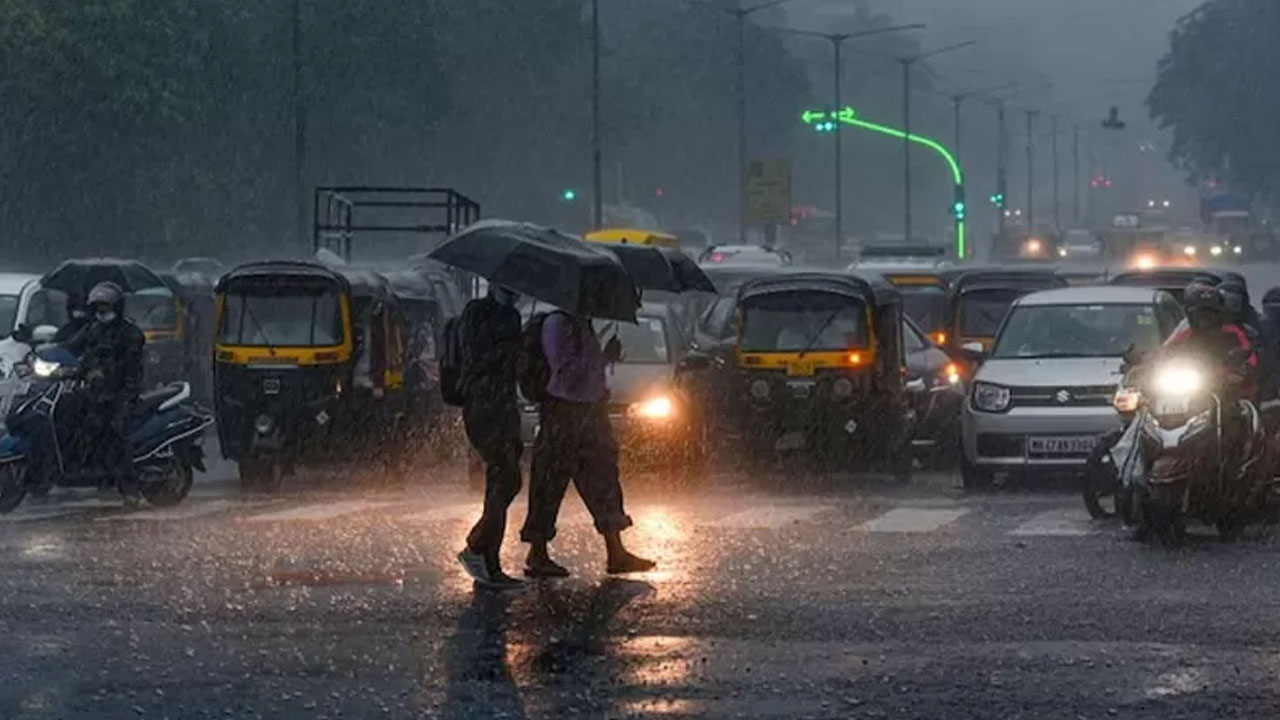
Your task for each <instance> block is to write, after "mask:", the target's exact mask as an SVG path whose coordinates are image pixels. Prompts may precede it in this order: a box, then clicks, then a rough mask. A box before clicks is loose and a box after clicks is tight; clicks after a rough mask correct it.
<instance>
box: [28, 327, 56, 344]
mask: <svg viewBox="0 0 1280 720" xmlns="http://www.w3.org/2000/svg"><path fill="white" fill-rule="evenodd" d="M57 336H58V328H56V327H54V326H52V325H37V326H36V328H35V329H34V330H32V331H31V343H32V344H34V345H47V344H49V343H51V342H53V339H54V338H55V337H57Z"/></svg>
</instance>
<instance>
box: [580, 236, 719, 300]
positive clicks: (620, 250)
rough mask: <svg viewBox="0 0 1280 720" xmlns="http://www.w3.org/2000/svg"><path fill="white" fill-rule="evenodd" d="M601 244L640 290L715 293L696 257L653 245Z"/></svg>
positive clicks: (714, 287) (713, 286)
mask: <svg viewBox="0 0 1280 720" xmlns="http://www.w3.org/2000/svg"><path fill="white" fill-rule="evenodd" d="M600 247H602V248H605V249H606V250H608V251H609V252H611V253H613V254H614V255H616V256H618V260H620V261H621V262H622V266H623V267H625V268H626V269H627V274H629V275H630V276H631V277H632V279H634V280H635V281H636V285H637V286H638V287H639V288H640V289H641V290H660V291H662V292H670V293H682V292H690V291H695V292H712V293H713V292H715V291H716V286H715V285H713V284H712V282H711V279H710V278H708V277H707V275H706V273H704V272H702V268H700V267H698V264H697V263H696V262H694V261H693V258H691V257H689V256H688V255H685V254H684V253H682V252H680V251H679V250H673V249H670V248H659V247H654V246H652V245H631V244H627V243H601V244H600Z"/></svg>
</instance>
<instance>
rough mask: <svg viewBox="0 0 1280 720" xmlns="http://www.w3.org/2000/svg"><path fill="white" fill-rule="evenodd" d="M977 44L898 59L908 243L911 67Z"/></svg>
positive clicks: (904, 229)
mask: <svg viewBox="0 0 1280 720" xmlns="http://www.w3.org/2000/svg"><path fill="white" fill-rule="evenodd" d="M976 44H978V41H977V40H966V41H965V42H962V43H956V44H954V45H947V46H946V47H940V48H938V49H936V50H930V51H928V52H922V53H917V54H915V55H912V56H910V57H904V58H898V62H900V63H902V125H903V131H904V132H905V133H906V136H907V137H904V138H903V140H902V166H903V177H902V188H903V195H904V197H903V215H902V234H903V241H904V242H906V243H910V242H911V141H910V140H909V139H907V138H909V137H910V136H911V67H912V66H913V65H915V64H916V63H918V62H920V61H921V60H924V59H925V58H931V57H934V56H935V55H941V54H943V53H948V52H952V51H954V50H960V49H961V48H967V47H969V46H970V45H976Z"/></svg>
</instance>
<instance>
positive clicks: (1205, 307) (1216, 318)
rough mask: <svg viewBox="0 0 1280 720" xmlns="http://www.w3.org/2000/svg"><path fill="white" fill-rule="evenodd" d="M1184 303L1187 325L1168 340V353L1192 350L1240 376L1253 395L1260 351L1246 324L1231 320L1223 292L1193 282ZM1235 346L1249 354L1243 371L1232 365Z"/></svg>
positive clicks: (1183, 300)
mask: <svg viewBox="0 0 1280 720" xmlns="http://www.w3.org/2000/svg"><path fill="white" fill-rule="evenodd" d="M1182 305H1183V307H1184V308H1185V309H1186V312H1187V326H1186V327H1185V328H1180V329H1179V330H1177V331H1176V332H1174V333H1173V335H1171V336H1170V337H1169V339H1168V340H1166V341H1165V350H1166V353H1168V352H1170V351H1176V352H1178V353H1179V354H1189V355H1192V356H1195V357H1198V358H1199V359H1200V360H1201V361H1202V362H1204V363H1205V364H1206V365H1210V366H1217V367H1221V368H1223V369H1225V370H1226V372H1227V373H1228V375H1231V376H1240V377H1241V379H1242V381H1243V384H1244V388H1243V394H1244V396H1245V397H1254V396H1255V395H1256V390H1255V388H1254V383H1255V381H1256V375H1257V368H1258V354H1257V351H1256V350H1255V347H1254V345H1253V343H1251V342H1250V340H1249V334H1248V333H1247V332H1246V331H1245V330H1244V328H1242V327H1241V326H1239V325H1237V324H1235V323H1233V322H1231V318H1230V317H1229V316H1228V313H1227V306H1226V302H1225V301H1224V297H1223V293H1222V292H1221V291H1220V290H1219V289H1218V288H1217V287H1214V286H1212V285H1208V284H1204V283H1200V282H1193V283H1191V284H1190V285H1188V286H1187V289H1186V291H1185V292H1184V293H1183V296H1182ZM1236 350H1243V351H1244V352H1245V354H1246V359H1245V362H1244V365H1245V368H1244V369H1245V370H1246V372H1245V374H1244V375H1241V372H1240V368H1238V367H1231V355H1232V353H1233V352H1234V351H1236Z"/></svg>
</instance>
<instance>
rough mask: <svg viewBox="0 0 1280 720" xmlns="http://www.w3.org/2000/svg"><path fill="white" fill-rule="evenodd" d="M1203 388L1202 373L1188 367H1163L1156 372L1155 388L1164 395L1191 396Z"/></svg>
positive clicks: (1178, 365) (1180, 365)
mask: <svg viewBox="0 0 1280 720" xmlns="http://www.w3.org/2000/svg"><path fill="white" fill-rule="evenodd" d="M1203 387H1204V373H1202V372H1200V370H1199V369H1198V368H1195V367H1192V366H1190V365H1182V364H1177V365H1163V366H1161V367H1160V368H1158V369H1157V370H1156V374H1155V388H1156V390H1157V391H1158V392H1160V393H1161V394H1165V395H1192V394H1194V393H1197V392H1199V391H1200V390H1201V388H1203Z"/></svg>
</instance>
